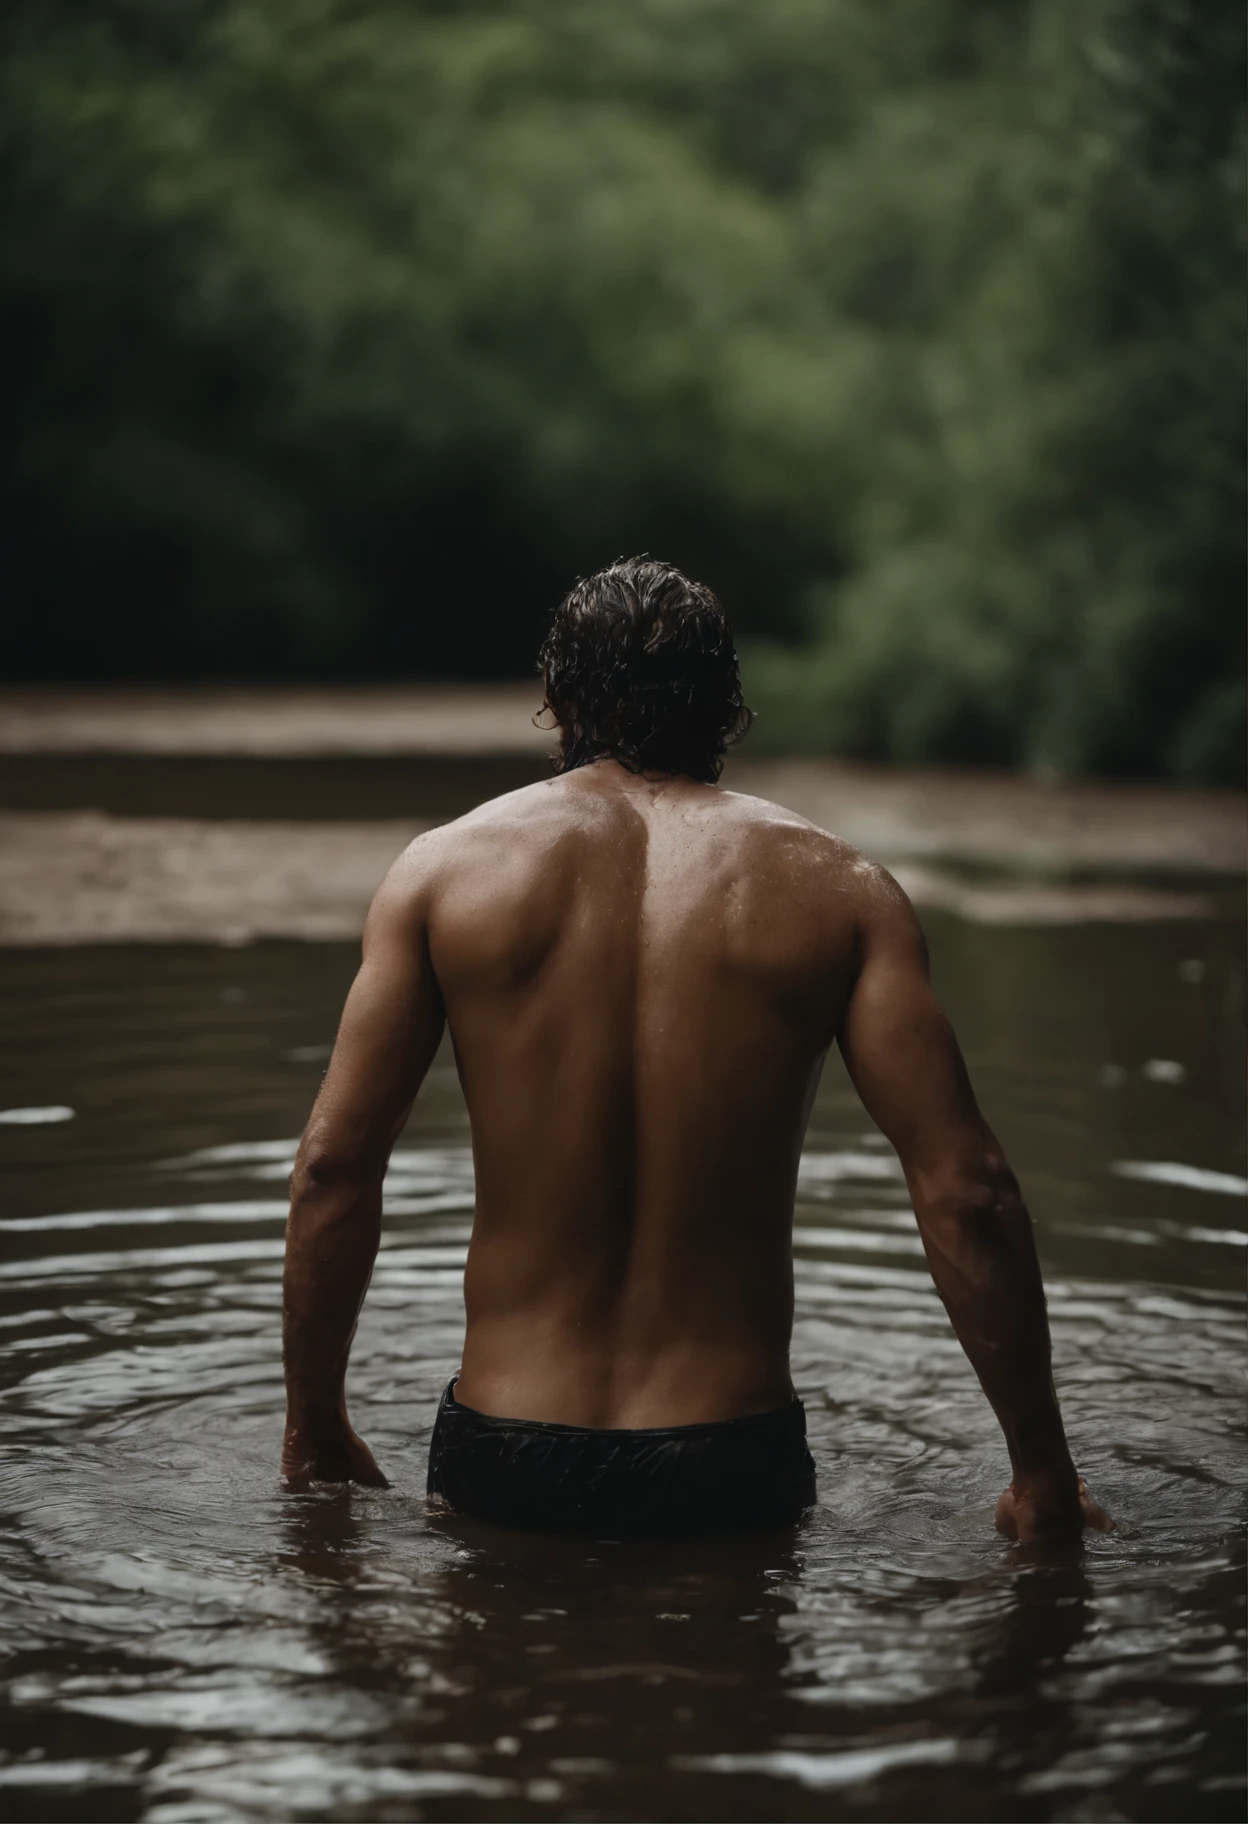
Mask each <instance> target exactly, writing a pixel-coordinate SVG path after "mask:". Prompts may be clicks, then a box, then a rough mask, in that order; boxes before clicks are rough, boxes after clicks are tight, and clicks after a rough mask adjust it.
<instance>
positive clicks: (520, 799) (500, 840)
mask: <svg viewBox="0 0 1248 1824" xmlns="http://www.w3.org/2000/svg"><path fill="white" fill-rule="evenodd" d="M559 786H560V781H559V779H557V778H551V779H543V780H539V781H538V782H537V783H536V784H534V785H525V786H520V787H519V788H518V789H517V790H516V791H512V792H504V793H503V794H502V795H501V796H500V797H498V798H490V799H487V801H486V802H485V803H484V804H479V805H476V806H475V807H474V808H473V809H472V810H471V811H466V812H465V813H464V815H463V816H462V817H456V818H453V819H452V820H451V821H449V822H447V823H439V824H435V825H434V827H433V828H432V829H429V830H425V831H423V832H422V833H421V834H420V835H419V836H417V837H416V838H415V840H414V841H412V842H410V843H409V844H408V846H407V848H406V849H405V850H404V851H403V853H402V854H401V855H400V856H399V858H398V860H397V861H396V862H395V864H394V867H393V868H392V869H391V879H392V880H393V881H394V883H395V885H396V887H399V888H406V889H407V890H408V891H409V892H412V893H420V892H423V891H424V890H425V889H427V888H428V887H430V886H433V885H436V884H437V883H438V882H439V881H443V882H444V881H446V880H448V879H449V878H450V877H452V876H453V875H455V874H456V873H460V872H462V871H463V870H464V869H466V868H467V869H471V868H475V867H479V866H481V865H482V864H485V865H487V866H492V867H496V866H499V865H502V864H503V863H504V861H505V859H506V858H507V856H508V855H514V856H516V857H518V858H519V857H527V858H530V859H533V858H536V857H537V856H538V855H540V854H541V853H543V852H544V851H546V850H547V849H548V848H549V847H550V846H551V845H552V844H553V843H556V842H558V841H559V840H560V839H561V838H564V837H567V836H569V835H572V834H574V833H575V830H576V828H577V827H578V824H579V823H580V822H583V816H584V814H583V810H581V811H580V813H579V815H578V810H577V808H576V807H574V806H572V805H570V804H569V803H568V800H567V794H566V793H563V792H561V791H560V790H559Z"/></svg>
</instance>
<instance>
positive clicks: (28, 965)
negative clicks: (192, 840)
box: [0, 916, 1248, 1824]
mask: <svg viewBox="0 0 1248 1824" xmlns="http://www.w3.org/2000/svg"><path fill="white" fill-rule="evenodd" d="M926 922H927V924H928V927H929V932H930V935H931V939H932V947H933V954H934V959H935V967H936V974H937V979H938V985H939V986H940V988H941V991H942V993H943V994H944V996H945V999H946V1001H947V1003H948V1004H949V1006H950V1008H951V1011H952V1012H953V1014H954V1017H955V1021H956V1023H957V1025H958V1027H959V1029H960V1032H961V1034H962V1037H963V1040H964V1043H965V1046H966V1049H967V1051H968V1053H969V1055H970V1058H971V1062H972V1068H973V1070H974V1073H975V1076H976V1079H977V1082H978V1084H979V1087H980V1091H981V1096H982V1099H983V1100H984V1102H985V1104H986V1106H987V1108H988V1110H989V1112H990V1115H991V1116H992V1118H993V1120H994V1122H995V1124H996V1125H997V1127H998V1128H999V1130H1000V1132H1001V1135H1002V1138H1003V1139H1004V1141H1005V1143H1006V1146H1007V1148H1008V1150H1009V1151H1010V1153H1011V1156H1012V1158H1013V1160H1014V1162H1015V1164H1016V1166H1017V1168H1018V1170H1019V1172H1020V1174H1021V1176H1022V1178H1023V1181H1024V1185H1025V1188H1026V1190H1027V1193H1028V1196H1029V1201H1030V1203H1031V1206H1032V1209H1033V1213H1034V1214H1035V1217H1036V1220H1037V1225H1038V1232H1039V1239H1040V1245H1041V1251H1042V1255H1043V1258H1044V1262H1045V1266H1046V1271H1047V1274H1048V1277H1049V1287H1050V1304H1051V1310H1052V1317H1053V1327H1054V1336H1055V1346H1056V1354H1057V1362H1058V1375H1059V1384H1060V1390H1061V1392H1062V1396H1063V1401H1064V1406H1065V1410H1066V1413H1067V1417H1068V1423H1069V1429H1070V1432H1071V1436H1072V1441H1073V1443H1074V1447H1075V1450H1076V1454H1077V1457H1078V1460H1079V1462H1080V1465H1081V1467H1082V1469H1083V1470H1084V1473H1085V1474H1086V1475H1087V1476H1088V1479H1089V1481H1090V1483H1091V1484H1092V1486H1093V1487H1094V1489H1095V1491H1096V1493H1097V1494H1098V1495H1099V1497H1100V1498H1101V1499H1102V1500H1103V1501H1104V1503H1105V1504H1106V1505H1107V1506H1108V1507H1109V1508H1110V1510H1111V1511H1112V1512H1113V1513H1114V1514H1116V1515H1117V1516H1118V1517H1119V1518H1120V1519H1121V1521H1122V1526H1121V1529H1120V1531H1119V1532H1117V1533H1115V1534H1113V1535H1111V1536H1109V1537H1107V1538H1095V1539H1091V1540H1089V1542H1088V1545H1087V1548H1086V1550H1085V1551H1084V1552H1083V1553H1082V1554H1077V1555H1073V1556H1072V1555H1066V1556H1064V1557H1063V1556H1058V1557H1056V1558H1053V1559H1051V1560H1046V1559H1045V1558H1044V1557H1043V1556H1041V1555H1036V1554H1029V1553H1027V1552H1025V1551H1022V1550H1020V1549H1019V1548H1016V1547H1012V1546H1010V1545H1008V1544H1006V1543H1005V1542H1003V1541H1001V1540H1000V1539H998V1538H997V1537H996V1536H995V1534H994V1533H993V1531H992V1526H991V1517H992V1508H993V1503H994V1501H995V1498H996V1495H997V1493H998V1492H999V1489H1000V1487H1001V1485H1002V1483H1003V1481H1004V1480H1005V1474H1006V1470H1005V1458H1004V1453H1003V1449H1002V1446H1001V1444H1000V1441H999V1437H998V1435H997V1433H996V1429H995V1425H994V1422H993V1420H992V1418H991V1415H990V1414H989V1413H988V1411H987V1408H986V1407H985V1405H984V1403H983V1400H982V1398H981V1396H980V1395H979V1393H978V1390H977V1388H976V1386H975V1383H974V1381H973V1379H972V1377H971V1375H970V1371H969V1369H968V1368H967V1367H966V1364H965V1362H964V1360H963V1358H962V1356H961V1354H960V1352H959V1350H958V1348H957V1345H956V1343H955V1342H954V1340H953V1338H952V1335H951V1333H950V1331H949V1328H948V1325H947V1322H946V1320H945V1318H944V1314H943V1312H942V1310H941V1307H940V1305H939V1303H938V1301H937V1299H936V1296H935V1294H934V1292H933V1290H932V1288H931V1285H930V1282H929V1280H928V1278H927V1276H926V1273H925V1271H924V1267H923V1261H922V1257H921V1253H920V1250H919V1244H918V1241H917V1237H916V1235H915V1231H914V1224H913V1218H912V1217H911V1215H910V1213H909V1210H908V1207H907V1204H906V1198H905V1193H904V1188H903V1186H902V1184H901V1182H900V1179H899V1176H898V1173H897V1168H896V1164H895V1161H894V1159H893V1157H892V1155H891V1153H890V1151H889V1149H888V1148H887V1146H886V1145H884V1144H883V1142H882V1141H881V1139H880V1137H879V1136H878V1135H877V1134H875V1133H874V1132H873V1131H872V1130H871V1128H870V1124H869V1123H868V1122H867V1121H866V1119H865V1117H864V1115H863V1114H862V1112H861V1110H860V1109H859V1108H858V1107H857V1105H856V1103H855V1101H854V1099H853V1096H852V1093H851V1091H850V1090H849V1088H848V1085H847V1083H846V1081H845V1078H844V1075H843V1072H842V1071H841V1070H840V1067H839V1065H837V1064H835V1062H833V1064H831V1065H830V1066H829V1069H828V1071H827V1073H826V1077H825V1082H824V1085H823V1088H822V1090H821V1093H820V1096H819V1100H818V1104H817V1107H816V1110H815V1114H814V1118H813V1121H812V1124H811V1132H810V1137H809V1144H808V1150H807V1155H806V1159H805V1161H804V1164H803V1170H802V1180H801V1190H800V1201H799V1209H798V1228H797V1240H796V1246H795V1254H796V1279H797V1323H796V1329H795V1336H794V1351H793V1356H794V1372H795V1377H796V1380H797V1384H798V1387H799V1390H800V1392H801V1394H802V1396H803V1398H804V1399H805V1401H806V1404H807V1410H808V1414H809V1421H810V1431H811V1439H812V1444H813V1448H814V1451H815V1455H816V1459H817V1462H818V1464H819V1471H820V1505H819V1507H818V1509H817V1510H816V1511H815V1513H814V1514H813V1515H812V1517H811V1518H810V1519H809V1520H808V1521H807V1522H806V1523H805V1524H804V1525H803V1526H802V1527H800V1528H799V1529H797V1530H796V1531H795V1532H791V1533H785V1534H779V1535H774V1536H770V1537H767V1538H761V1539H753V1540H748V1541H740V1540H737V1541H725V1540H721V1541H703V1542H693V1543H688V1542H685V1543H681V1544H666V1545H654V1544H645V1543H638V1542H620V1541H614V1540H610V1539H602V1540H592V1541H574V1542H568V1541H551V1540H547V1539H541V1538H524V1537H520V1536H514V1535H508V1534H505V1533H502V1532H498V1531H494V1530H492V1529H490V1528H487V1527H484V1526H480V1525H473V1524H469V1523H458V1522H457V1523H448V1522H445V1521H435V1520H431V1519H430V1518H429V1517H428V1516H427V1515H426V1514H425V1511H424V1507H423V1503H422V1487H423V1473H424V1459H425V1451H426V1447H427V1441H428V1435H429V1428H430V1425H431V1422H432V1418H433V1411H434V1405H435V1401H436V1398H437V1395H438V1393H439V1391H440V1389H441V1387H442V1385H443V1384H444V1382H445V1380H446V1378H447V1376H448V1375H449V1373H450V1372H451V1371H452V1369H453V1368H454V1366H455V1364H456V1361H457V1355H458V1348H459V1341H460V1335H461V1316H460V1274H461V1268H462V1262H463V1258H464V1252H465V1248H466V1245H467V1240H468V1235H469V1229H470V1224H471V1209H472V1172H471V1162H470V1155H469V1152H468V1135H467V1126H466V1117H465V1113H464V1108H463V1104H462V1100H461V1098H460V1095H459V1091H458V1087H457V1085H456V1082H455V1078H454V1073H453V1068H452V1065H451V1063H450V1059H449V1057H448V1056H446V1055H445V1054H444V1055H442V1056H440V1058H439V1060H438V1062H437V1065H436V1066H435V1069H434V1072H433V1074H432V1077H431V1079H430V1082H429V1084H428V1086H427V1088H426V1090H425V1092H424V1093H423V1095H422V1097H421V1099H420V1101H419V1103H418V1106H417V1109H416V1113H415V1116H414V1119H413V1121H412V1123H411V1126H410V1128H409V1130H408V1132H407V1133H406V1134H405V1136H404V1138H403V1141H402V1143H401V1147H400V1150H399V1152H398V1154H397V1156H396V1160H395V1165H394V1168H393V1170H392V1172H391V1175H390V1179H389V1181H388V1186H387V1209H388V1215H387V1221H386V1227H385V1236H384V1242H383V1251H382V1254H381V1257H380V1260H379V1263H378V1268H377V1273H376V1276H375V1279H374V1283H373V1288H372V1292H371V1294H370V1298H369V1301H368V1305H367V1307H366V1312H365V1316H364V1319H363V1322H362V1324H361V1328H360V1334H359V1339H358V1342H357V1345H356V1350H355V1358H354V1363H353V1370H352V1383H351V1384H352V1392H353V1411H354V1415H355V1417H356V1421H357V1423H358V1425H359V1426H360V1429H361V1430H362V1431H363V1432H364V1434H365V1435H366V1436H367V1437H368V1438H369V1440H370V1441H371V1443H372V1444H373V1446H374V1448H375V1449H376V1452H377V1455H378V1457H379V1459H380V1461H381V1462H382V1464H383V1466H384V1467H385V1469H386V1470H387V1472H388V1473H389V1474H390V1476H391V1477H392V1478H393V1484H394V1486H393V1487H392V1488H391V1489H390V1490H388V1491H384V1492H380V1493H377V1492H362V1491H350V1492H332V1493H320V1494H315V1495H310V1496H299V1497H296V1496H290V1495H286V1494H284V1493H283V1492H282V1491H281V1489H280V1488H279V1486H278V1484H277V1481H276V1477H275V1473H274V1467H275V1458H276V1452H277V1447H278V1441H279V1431H280V1414H281V1379H280V1364H279V1356H278V1299H279V1293H278V1280H279V1272H280V1261H281V1231H282V1217H283V1213H284V1202H283V1192H284V1181H285V1176H286V1173H287V1171H288V1168H289V1162H290V1157H291V1153H292V1150H293V1140H294V1136H295V1135H296V1134H297V1133H298V1131H299V1128H300V1126H301V1125H302V1122H303V1120H304V1119H305V1117H306V1113H307V1109H308V1106H309V1103H310V1100H311V1097H312V1095H313V1094H314V1092H315V1088H316V1084H317V1081H318V1078H319V1074H320V1071H321V1069H322V1068H323V1062H324V1056H325V1049H326V1046H327V1043H328V1041H329V1039H330V1038H331V1037H332V1033H333V1028H334V1022H335V1019H336V1015H337V1011H338V1007H339V1005H340V1002H341V998H342V995H343V993H344V991H345V988H346V985H347V983H348V981H349V978H350V974H351V970H352V967H353V962H354V957H353V953H352V950H351V948H350V947H348V946H311V945H296V944H289V945H285V944H271V945H256V946H252V947H249V948H244V949H239V950H234V951H231V950H225V949H208V948H203V949H199V948H194V949H193V948H185V949H173V948H170V949H158V948H151V949H126V948H122V947H119V948H115V949H105V948H98V949H83V950H71V951H64V952H59V953H52V952H38V951H35V952H26V953H14V952H8V953H4V952H0V1028H2V1029H3V1041H4V1042H3V1044H2V1045H0V1056H2V1057H3V1064H2V1066H0V1108H3V1109H13V1108H19V1109H20V1108H26V1109H30V1108H34V1109H40V1108H43V1109H48V1110H56V1109H58V1108H59V1109H62V1110H63V1109H67V1108H72V1109H73V1110H74V1111H75V1115H74V1118H73V1119H72V1120H67V1119H62V1120H46V1121H29V1122H5V1121H3V1120H0V1163H2V1165H3V1169H4V1179H5V1187H6V1189H5V1198H4V1209H3V1217H4V1224H3V1226H4V1242H3V1257H2V1259H0V1343H2V1344H3V1384H2V1387H0V1435H2V1436H3V1442H4V1446H5V1455H4V1465H3V1469H2V1471H0V1507H2V1508H3V1511H4V1518H5V1532H4V1536H3V1544H2V1546H0V1604H2V1613H3V1623H4V1625H3V1630H2V1639H3V1652H4V1664H3V1672H2V1674H0V1677H2V1680H3V1691H4V1708H3V1713H2V1714H3V1725H2V1726H3V1734H2V1736H0V1748H2V1749H3V1762H2V1764H0V1810H2V1811H3V1812H4V1813H5V1814H6V1815H9V1816H13V1817H21V1818H48V1819H68V1818H82V1819H105V1818H108V1819H112V1818H117V1819H129V1818H143V1819H147V1820H154V1821H156V1820H159V1821H163V1824H174V1821H175V1820H176V1821H178V1824H207V1821H210V1820H212V1821H215V1820H226V1819H252V1818H256V1819H260V1818H272V1819H285V1818H307V1819H318V1818H361V1819H391V1818H393V1819H418V1818H446V1819H458V1818H464V1819H473V1818H482V1819H509V1818H522V1819H530V1818H531V1819H543V1818H578V1819H582V1818H583V1819H657V1818H686V1819H707V1820H712V1819H725V1820H726V1819H757V1818H776V1817H784V1818H792V1819H837V1818H844V1819H882V1820H883V1819H901V1818H913V1819H919V1818H950V1819H972V1818H974V1819H979V1818H983V1819H993V1818H1000V1817H1003V1816H1009V1817H1011V1818H1020V1819H1030V1818H1036V1819H1047V1818H1053V1819H1115V1818H1189V1817H1200V1818H1223V1817H1225V1818H1231V1817H1239V1816H1242V1815H1243V1804H1244V1797H1243V1780H1242V1763H1243V1752H1242V1749H1243V1725H1242V1711H1241V1697H1242V1688H1243V1647H1242V1632H1241V1629H1242V1602H1241V1592H1242V1583H1243V1572H1242V1551H1241V1548H1240V1545H1239V1537H1240V1533H1239V1528H1240V1522H1241V1519H1242V1512H1243V1499H1242V1487H1243V1480H1242V1472H1243V1455H1242V1449H1243V1446H1242V1368H1243V1357H1244V1332H1243V1301H1242V1265H1243V1243H1244V1240H1245V1235H1244V1231H1245V1230H1246V1229H1248V1221H1246V1220H1245V1208H1244V1198H1243V1194H1242V1192H1243V1177H1244V1170H1245V1167H1244V1133H1243V1099H1244V1084H1243V1064H1242V1056H1243V1010H1242V998H1243V980H1242V967H1241V963H1240V957H1241V954H1242V944H1241V933H1240V929H1239V927H1238V925H1237V924H1236V923H1235V921H1232V920H1222V921H1213V920H1211V921H1207V922H1204V923H1189V924H1184V925H1177V924H1176V925H1167V924H1159V925H1133V926H1129V927H1128V926H1124V927H1114V926H1109V925H1099V926H1070V927H1052V928H1047V929H1030V930H1029V929H1025V928H1023V929H978V928H975V927H972V926H970V925H967V924H964V923H961V922H959V921H956V920H953V919H948V918H941V917H937V916H932V917H929V918H928V919H927V921H926Z"/></svg>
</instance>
